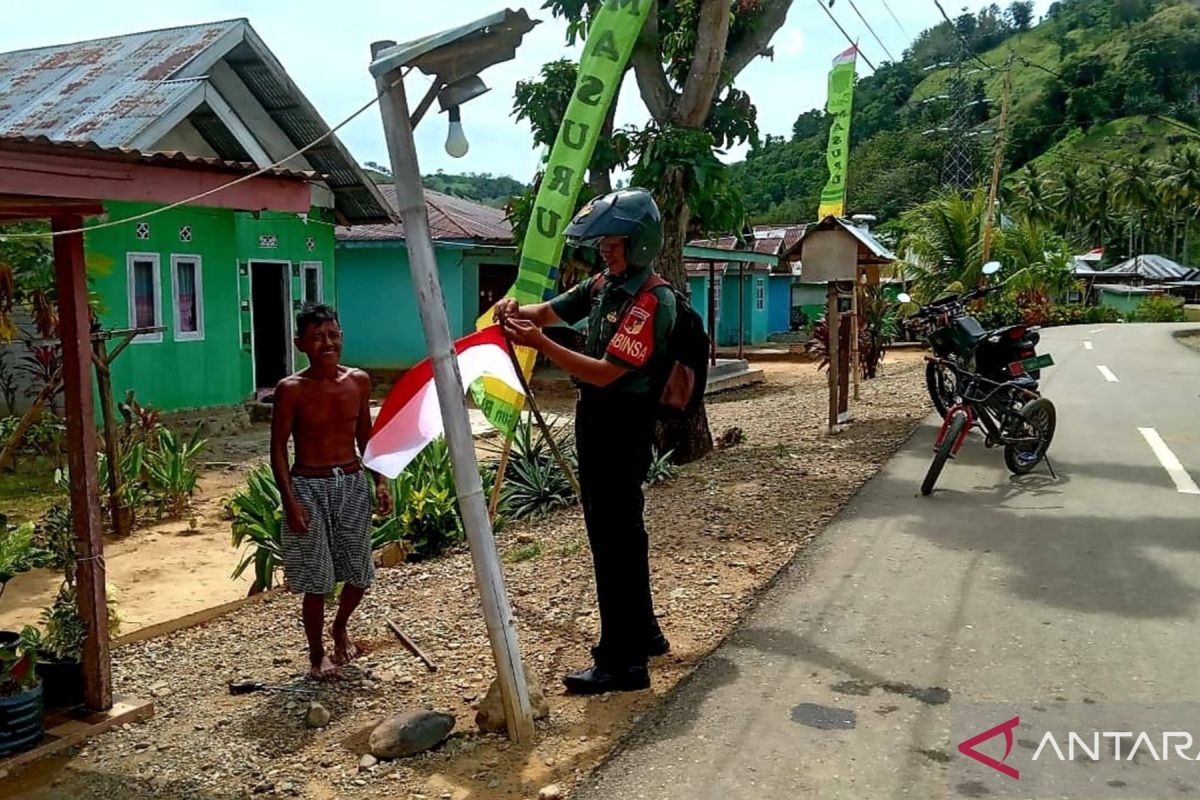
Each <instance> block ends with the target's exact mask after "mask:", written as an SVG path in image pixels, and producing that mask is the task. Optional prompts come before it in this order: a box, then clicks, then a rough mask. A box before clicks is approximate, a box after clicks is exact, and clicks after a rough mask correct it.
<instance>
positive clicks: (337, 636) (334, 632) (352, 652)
mask: <svg viewBox="0 0 1200 800" xmlns="http://www.w3.org/2000/svg"><path fill="white" fill-rule="evenodd" d="M329 635H330V636H332V637H333V663H335V664H338V665H341V666H345V665H346V664H349V663H350V662H351V661H353V660H354V659H356V658H358V655H359V653H358V645H356V644H355V643H354V640H353V639H351V638H350V631H348V630H346V629H345V628H340V629H339V628H338V627H337V626H336V625H335V626H334V627H332V628H330V629H329Z"/></svg>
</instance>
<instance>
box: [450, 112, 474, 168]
mask: <svg viewBox="0 0 1200 800" xmlns="http://www.w3.org/2000/svg"><path fill="white" fill-rule="evenodd" d="M470 149H471V143H470V142H468V141H467V137H466V135H465V134H464V133H463V126H462V116H461V114H460V112H459V110H458V106H455V107H454V108H452V109H450V131H449V133H448V134H447V135H446V153H447V154H448V155H449V156H450V157H451V158H462V157H463V156H465V155H466V154H467V151H468V150H470Z"/></svg>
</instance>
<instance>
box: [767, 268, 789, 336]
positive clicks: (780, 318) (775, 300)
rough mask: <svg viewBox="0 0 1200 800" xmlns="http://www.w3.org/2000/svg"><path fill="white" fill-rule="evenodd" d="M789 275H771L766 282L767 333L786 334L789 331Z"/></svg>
mask: <svg viewBox="0 0 1200 800" xmlns="http://www.w3.org/2000/svg"><path fill="white" fill-rule="evenodd" d="M793 280H794V278H793V277H792V276H791V275H772V276H771V277H770V279H769V280H768V286H769V289H768V293H767V333H769V334H770V333H786V332H787V331H789V330H791V324H792V323H791V316H792V281H793Z"/></svg>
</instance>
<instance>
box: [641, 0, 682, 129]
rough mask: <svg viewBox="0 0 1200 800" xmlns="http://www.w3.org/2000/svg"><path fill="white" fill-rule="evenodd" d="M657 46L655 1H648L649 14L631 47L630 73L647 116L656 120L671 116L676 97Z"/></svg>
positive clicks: (659, 120)
mask: <svg viewBox="0 0 1200 800" xmlns="http://www.w3.org/2000/svg"><path fill="white" fill-rule="evenodd" d="M661 52H662V51H661V45H660V43H659V38H658V0H652V5H651V6H650V14H649V16H647V17H646V24H645V26H643V27H642V33H641V35H640V36H638V41H637V46H635V47H634V49H633V57H632V58H631V60H632V61H633V73H634V75H635V76H636V77H637V83H638V92H639V93H640V94H641V95H642V102H643V103H645V104H646V108H647V110H649V112H650V116H651V117H653V118H654V119H655V121H657V122H668V121H670V119H671V116H672V112H673V109H674V106H675V101H676V100H677V99H678V98H679V95H678V94H676V92H675V90H674V89H672V88H671V83H670V81H668V80H667V73H666V70H664V69H663V64H662V55H661Z"/></svg>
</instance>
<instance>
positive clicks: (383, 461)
mask: <svg viewBox="0 0 1200 800" xmlns="http://www.w3.org/2000/svg"><path fill="white" fill-rule="evenodd" d="M454 350H455V352H456V353H457V355H458V369H459V372H460V373H461V374H462V382H463V392H464V393H465V392H466V391H467V388H468V387H469V386H470V385H471V384H472V383H474V382H475V381H477V380H479V379H480V378H482V377H484V376H489V377H492V378H495V379H497V380H499V381H500V382H502V383H503V384H505V385H506V386H508V387H509V388H511V389H512V390H513V391H515V392H517V393H518V394H520V395H522V396H524V390H523V389H522V388H521V379H520V378H519V377H518V376H517V372H516V369H515V368H514V367H513V362H512V356H511V355H510V354H509V349H508V342H506V341H505V339H504V334H503V333H502V332H501V330H500V326H498V325H493V326H491V327H488V328H484V329H483V330H481V331H477V332H475V333H472V334H470V335H468V336H464V337H463V338H461V339H459V340H458V341H457V342H455V343H454ZM444 431H445V427H444V425H443V423H442V410H441V407H440V406H439V405H438V393H437V387H436V386H434V382H433V363H432V362H431V361H430V360H429V359H425V360H424V361H422V362H421V363H419V364H417V365H416V366H415V367H413V368H412V369H410V370H409V371H408V372H406V373H404V376H403V377H402V378H400V380H399V382H397V383H396V385H395V387H393V388H392V391H391V392H390V393H389V394H388V397H387V400H386V401H384V404H383V408H382V410H380V412H379V416H378V417H377V418H376V420H375V426H374V428H372V429H371V440H370V442H368V443H367V452H366V453H364V454H363V463H364V464H366V465H367V466H368V467H369V468H370V469H373V470H375V471H376V472H378V473H379V474H381V475H385V476H386V477H388V478H395V477H397V476H398V475H399V474H400V473H401V472H403V471H404V468H405V467H407V466H408V465H409V464H410V463H412V460H413V459H415V458H416V457H417V455H418V454H420V452H421V451H422V450H424V449H425V446H426V445H428V444H429V443H430V442H432V441H433V440H434V439H436V438H437V437H439V436H441V435H442V433H443V432H444Z"/></svg>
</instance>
